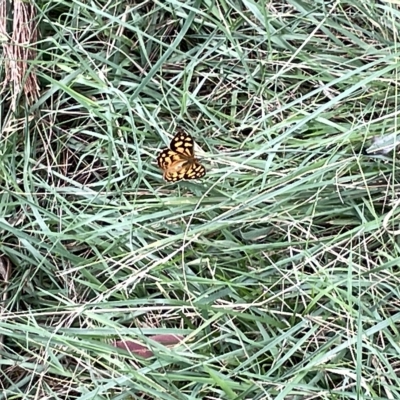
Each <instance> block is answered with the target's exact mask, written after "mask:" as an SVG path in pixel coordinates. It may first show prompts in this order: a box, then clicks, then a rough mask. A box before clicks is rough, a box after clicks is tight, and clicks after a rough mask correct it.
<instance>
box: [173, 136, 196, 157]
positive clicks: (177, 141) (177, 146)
mask: <svg viewBox="0 0 400 400" xmlns="http://www.w3.org/2000/svg"><path fill="white" fill-rule="evenodd" d="M169 147H170V148H171V150H173V151H176V152H177V153H179V154H182V155H184V156H186V157H194V141H193V138H192V137H191V136H190V135H189V134H187V133H186V132H178V133H177V134H176V135H175V136H174V138H173V139H172V140H171V144H170V145H169Z"/></svg>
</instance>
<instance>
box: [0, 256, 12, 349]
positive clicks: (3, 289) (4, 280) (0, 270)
mask: <svg viewBox="0 0 400 400" xmlns="http://www.w3.org/2000/svg"><path fill="white" fill-rule="evenodd" d="M10 277H11V262H10V260H9V259H8V257H6V256H4V255H3V256H0V293H2V294H1V299H0V301H1V304H0V319H1V317H2V315H3V314H4V313H5V310H6V308H5V304H6V300H7V296H8V292H7V289H8V285H9V282H10ZM3 341H4V338H3V335H0V350H1V349H2V348H3Z"/></svg>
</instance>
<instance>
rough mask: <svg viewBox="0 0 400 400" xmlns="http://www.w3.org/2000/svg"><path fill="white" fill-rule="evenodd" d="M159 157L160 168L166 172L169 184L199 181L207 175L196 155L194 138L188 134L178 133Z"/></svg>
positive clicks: (164, 175) (165, 176)
mask: <svg viewBox="0 0 400 400" xmlns="http://www.w3.org/2000/svg"><path fill="white" fill-rule="evenodd" d="M169 147H170V148H169V149H164V150H162V151H161V153H160V154H159V155H158V157H157V163H158V166H159V167H160V168H161V169H162V170H163V171H164V174H163V177H164V179H165V180H166V181H168V182H177V181H180V180H182V179H198V178H202V177H203V176H204V175H205V174H206V169H205V168H204V166H203V165H201V164H200V162H199V160H197V158H196V157H195V155H194V141H193V138H192V137H191V136H190V135H189V134H188V133H186V132H184V131H180V132H178V133H177V134H176V135H175V136H174V137H173V139H172V140H171V144H170V145H169Z"/></svg>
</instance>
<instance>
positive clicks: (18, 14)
mask: <svg viewBox="0 0 400 400" xmlns="http://www.w3.org/2000/svg"><path fill="white" fill-rule="evenodd" d="M8 6H9V7H13V12H12V13H10V15H13V16H14V19H13V27H12V34H11V37H10V35H9V34H8V30H7V16H8V11H9V7H8ZM35 17H36V10H35V7H34V6H33V5H32V4H31V3H29V2H27V1H21V0H15V1H14V2H11V3H9V2H8V1H7V0H0V35H1V36H2V39H3V43H2V46H3V55H4V60H5V61H4V62H5V77H4V81H3V85H2V91H4V90H5V89H6V88H7V87H8V85H10V86H11V109H12V111H15V110H16V108H17V100H18V98H19V97H20V95H21V93H24V95H25V97H26V101H27V103H28V104H32V103H33V102H34V101H35V100H36V99H37V98H38V96H39V85H38V82H37V77H36V73H35V70H34V68H33V66H32V65H29V61H30V60H34V59H35V57H36V47H35V46H36V41H37V27H36V20H35Z"/></svg>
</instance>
